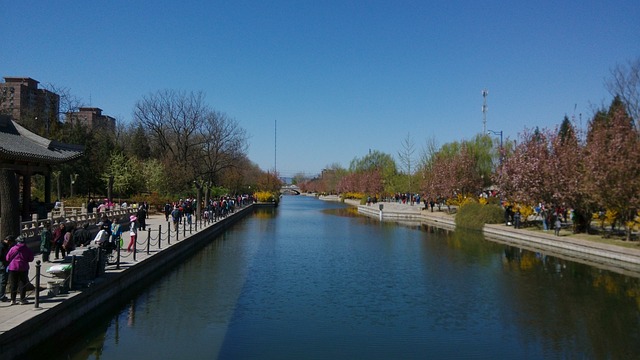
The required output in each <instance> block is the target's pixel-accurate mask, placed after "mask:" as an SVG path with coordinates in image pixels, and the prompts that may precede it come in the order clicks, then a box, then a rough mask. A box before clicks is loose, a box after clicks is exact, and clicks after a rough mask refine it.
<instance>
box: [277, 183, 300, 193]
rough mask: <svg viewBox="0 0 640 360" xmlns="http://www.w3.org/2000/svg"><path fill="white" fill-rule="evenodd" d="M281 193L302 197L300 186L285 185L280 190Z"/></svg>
mask: <svg viewBox="0 0 640 360" xmlns="http://www.w3.org/2000/svg"><path fill="white" fill-rule="evenodd" d="M280 193H281V194H285V195H300V188H299V187H298V185H285V186H283V187H281V188H280Z"/></svg>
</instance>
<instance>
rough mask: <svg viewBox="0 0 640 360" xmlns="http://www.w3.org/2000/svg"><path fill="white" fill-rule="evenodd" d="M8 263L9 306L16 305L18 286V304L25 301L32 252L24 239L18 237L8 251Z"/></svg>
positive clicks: (26, 302) (23, 303)
mask: <svg viewBox="0 0 640 360" xmlns="http://www.w3.org/2000/svg"><path fill="white" fill-rule="evenodd" d="M6 260H7V262H8V263H9V266H8V269H9V281H10V282H11V305H16V304H17V303H16V295H17V293H18V285H19V286H20V304H22V305H25V304H28V303H29V302H28V301H27V285H28V284H29V263H30V262H32V261H33V252H32V251H31V249H29V248H28V247H27V245H26V244H25V243H24V238H23V237H22V236H18V237H17V238H16V245H15V246H13V247H12V248H11V249H9V252H8V253H7V257H6Z"/></svg>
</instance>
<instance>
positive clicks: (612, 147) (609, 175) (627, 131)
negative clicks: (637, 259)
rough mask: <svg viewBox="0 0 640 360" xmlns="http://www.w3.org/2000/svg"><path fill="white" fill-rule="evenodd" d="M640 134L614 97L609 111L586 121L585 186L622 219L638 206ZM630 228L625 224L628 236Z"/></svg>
mask: <svg viewBox="0 0 640 360" xmlns="http://www.w3.org/2000/svg"><path fill="white" fill-rule="evenodd" d="M639 136H640V134H639V133H638V130H637V129H636V127H635V126H634V121H633V119H632V118H631V117H629V116H628V114H627V112H626V109H625V106H624V104H623V103H622V102H621V101H620V99H619V98H615V99H614V100H613V102H612V104H611V106H610V107H609V111H608V112H606V113H605V112H604V111H600V112H599V113H597V114H596V116H595V117H594V119H593V120H592V121H591V122H590V124H589V129H588V133H587V144H586V147H585V155H584V160H585V187H586V191H588V193H589V194H590V195H591V196H592V197H593V199H594V200H595V201H596V202H597V203H598V204H600V205H601V206H603V207H604V208H606V209H608V210H614V211H616V212H617V213H618V215H619V217H620V220H622V221H623V222H624V223H626V222H629V221H631V220H633V219H634V218H635V216H636V214H637V211H638V209H639V208H640V140H639ZM630 237H631V228H630V227H628V226H627V239H630Z"/></svg>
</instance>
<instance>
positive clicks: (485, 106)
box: [482, 89, 489, 134]
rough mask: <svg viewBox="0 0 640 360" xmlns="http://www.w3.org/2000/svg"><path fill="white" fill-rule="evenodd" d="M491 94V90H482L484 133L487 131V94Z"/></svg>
mask: <svg viewBox="0 0 640 360" xmlns="http://www.w3.org/2000/svg"><path fill="white" fill-rule="evenodd" d="M488 95H489V90H487V89H484V90H482V133H483V134H486V133H487V110H488V108H487V96H488Z"/></svg>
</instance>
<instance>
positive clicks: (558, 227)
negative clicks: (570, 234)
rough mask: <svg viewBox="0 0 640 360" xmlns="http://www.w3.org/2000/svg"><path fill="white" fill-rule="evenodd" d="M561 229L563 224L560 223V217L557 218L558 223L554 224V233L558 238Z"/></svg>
mask: <svg viewBox="0 0 640 360" xmlns="http://www.w3.org/2000/svg"><path fill="white" fill-rule="evenodd" d="M561 228H562V222H561V221H560V216H556V222H555V224H554V232H555V234H556V236H560V229H561Z"/></svg>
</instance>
